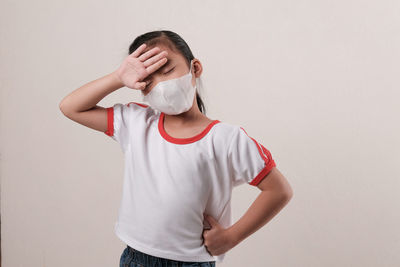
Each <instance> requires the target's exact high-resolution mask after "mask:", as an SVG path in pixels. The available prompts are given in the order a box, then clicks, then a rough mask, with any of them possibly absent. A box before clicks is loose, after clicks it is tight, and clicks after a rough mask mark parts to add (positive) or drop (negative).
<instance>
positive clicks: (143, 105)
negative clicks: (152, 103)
mask: <svg viewBox="0 0 400 267" xmlns="http://www.w3.org/2000/svg"><path fill="white" fill-rule="evenodd" d="M132 103H133V104H136V105H139V106H141V107H144V108H147V107H148V105H146V104H143V103H138V102H129V103H128V104H126V105H127V106H128V107H129V104H132Z"/></svg>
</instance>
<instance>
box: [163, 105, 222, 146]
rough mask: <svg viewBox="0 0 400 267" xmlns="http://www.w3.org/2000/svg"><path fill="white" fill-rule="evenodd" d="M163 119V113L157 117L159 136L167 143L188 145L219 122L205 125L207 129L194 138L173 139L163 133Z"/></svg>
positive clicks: (215, 121) (214, 121)
mask: <svg viewBox="0 0 400 267" xmlns="http://www.w3.org/2000/svg"><path fill="white" fill-rule="evenodd" d="M164 117H165V114H164V112H161V113H160V115H159V117H158V131H159V132H160V134H161V136H162V137H163V138H164V139H165V140H167V141H168V142H171V143H174V144H190V143H193V142H196V141H198V140H200V139H201V138H203V137H204V136H205V135H206V134H207V133H208V132H209V131H210V130H211V128H212V127H213V126H214V125H215V124H217V123H219V122H220V121H219V120H213V121H212V122H210V123H209V124H208V125H207V127H206V128H205V129H204V130H203V131H202V132H201V133H199V134H197V135H195V136H192V137H188V138H175V137H172V136H170V135H169V134H167V132H166V131H165V129H164Z"/></svg>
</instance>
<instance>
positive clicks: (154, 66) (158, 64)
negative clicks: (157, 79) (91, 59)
mask: <svg viewBox="0 0 400 267" xmlns="http://www.w3.org/2000/svg"><path fill="white" fill-rule="evenodd" d="M167 61H168V59H167V58H165V57H164V58H162V59H160V60H158V61H157V62H156V63H154V64H152V65H150V66H148V67H147V68H146V71H147V75H150V74H151V73H153V72H155V71H156V70H158V69H159V68H160V67H161V66H162V65H164V64H165V63H166V62H167Z"/></svg>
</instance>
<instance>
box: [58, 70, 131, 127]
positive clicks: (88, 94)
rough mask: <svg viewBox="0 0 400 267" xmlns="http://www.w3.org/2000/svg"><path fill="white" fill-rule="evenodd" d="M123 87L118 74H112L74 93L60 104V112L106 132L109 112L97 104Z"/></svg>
mask: <svg viewBox="0 0 400 267" xmlns="http://www.w3.org/2000/svg"><path fill="white" fill-rule="evenodd" d="M123 86H124V84H123V83H122V82H121V81H120V79H119V78H118V76H117V75H116V73H115V72H112V73H110V74H107V75H105V76H103V77H101V78H98V79H96V80H94V81H91V82H89V83H87V84H85V85H83V86H81V87H79V88H78V89H76V90H74V91H72V92H71V93H70V94H68V95H67V96H66V97H64V98H63V100H62V101H61V102H60V105H59V107H60V110H61V111H62V113H63V114H64V115H65V116H67V117H68V118H70V119H71V120H73V121H76V122H78V123H80V124H83V125H85V126H87V127H90V128H92V129H95V130H99V131H102V132H105V131H106V130H107V110H106V109H105V108H103V107H100V106H97V105H96V104H97V103H99V102H100V100H102V99H103V98H104V97H105V96H107V95H108V94H110V93H112V92H114V91H115V90H117V89H119V88H121V87H123Z"/></svg>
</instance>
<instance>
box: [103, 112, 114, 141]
mask: <svg viewBox="0 0 400 267" xmlns="http://www.w3.org/2000/svg"><path fill="white" fill-rule="evenodd" d="M106 110H107V131H105V132H104V133H105V134H106V135H108V136H113V135H114V107H109V108H106Z"/></svg>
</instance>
